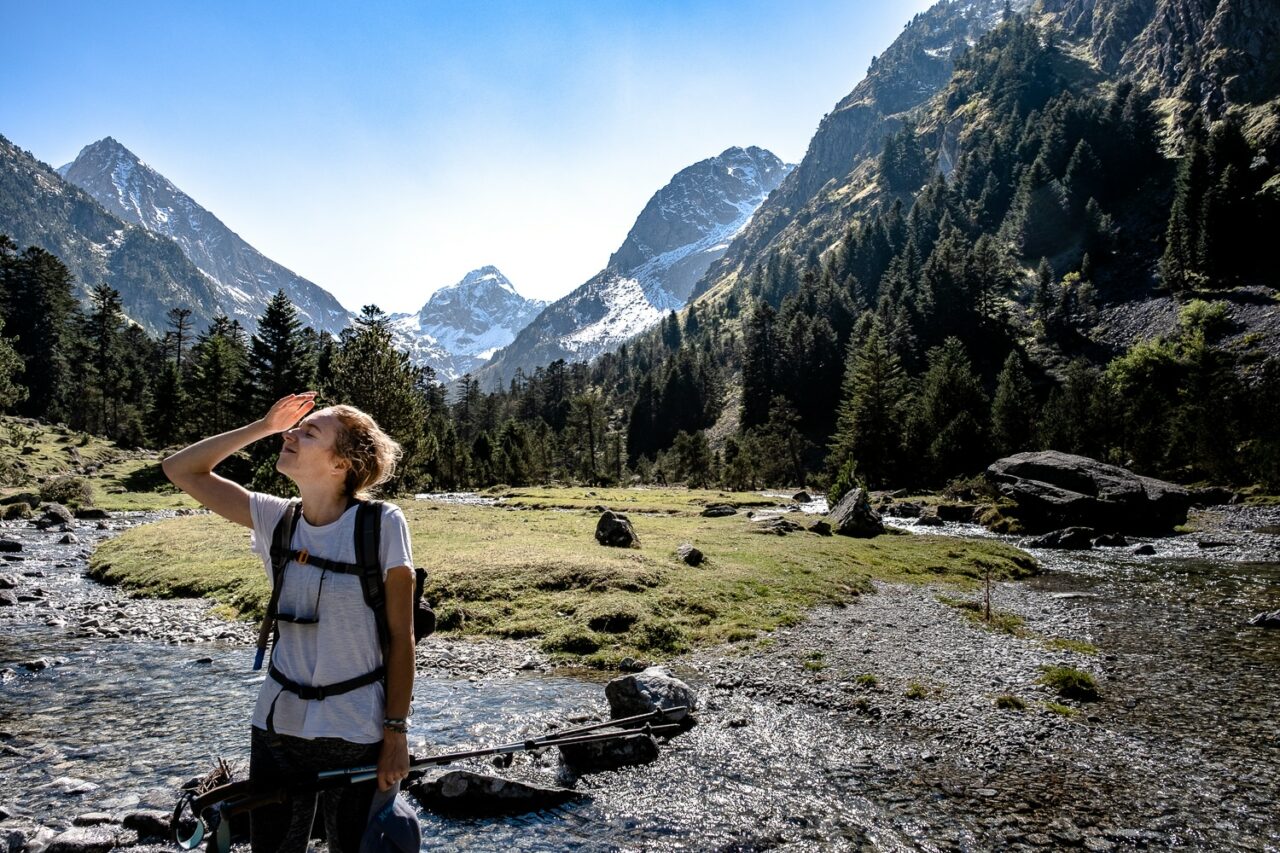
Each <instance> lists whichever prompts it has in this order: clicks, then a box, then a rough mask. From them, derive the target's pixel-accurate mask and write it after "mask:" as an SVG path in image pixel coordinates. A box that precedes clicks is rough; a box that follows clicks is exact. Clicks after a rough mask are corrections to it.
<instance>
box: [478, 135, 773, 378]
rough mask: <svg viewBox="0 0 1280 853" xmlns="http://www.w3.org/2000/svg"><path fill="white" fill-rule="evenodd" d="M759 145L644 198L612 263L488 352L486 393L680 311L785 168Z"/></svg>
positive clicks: (604, 347)
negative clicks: (490, 355) (490, 357)
mask: <svg viewBox="0 0 1280 853" xmlns="http://www.w3.org/2000/svg"><path fill="white" fill-rule="evenodd" d="M791 168H792V167H791V166H789V165H787V164H785V163H783V162H782V161H781V160H779V159H778V158H777V157H776V156H774V155H773V154H771V153H770V152H768V151H765V150H763V149H761V148H755V147H751V148H729V149H727V150H725V151H723V152H721V153H720V154H719V155H717V156H715V157H710V158H708V159H706V160H702V161H699V162H698V163H694V164H693V165H692V166H689V167H687V168H685V169H682V170H680V171H679V172H678V173H676V175H675V176H674V177H673V178H672V179H671V181H670V182H668V183H667V184H666V186H664V187H662V188H661V189H660V190H658V191H657V192H656V193H654V195H653V197H652V198H650V199H649V201H648V203H647V204H646V205H645V207H644V209H643V210H642V211H641V212H640V215H639V216H638V217H637V218H636V221H635V224H634V225H633V226H632V227H631V230H630V231H629V232H628V233H627V236H626V239H625V240H623V242H622V245H621V246H619V247H618V250H617V251H616V252H614V253H613V254H612V255H611V256H610V257H609V263H608V264H607V265H606V266H605V268H604V269H603V270H601V271H600V272H599V273H598V274H596V275H595V276H593V277H592V278H591V279H590V280H589V281H587V282H586V283H584V284H582V285H580V286H579V287H578V288H576V289H575V290H573V291H572V292H571V293H569V294H568V295H567V296H565V297H563V298H562V299H560V300H558V301H556V302H555V303H553V304H552V305H550V306H549V307H548V308H547V309H546V310H545V311H543V312H542V314H540V315H539V316H538V317H537V318H536V319H535V320H534V321H533V322H532V323H530V324H529V326H528V327H527V328H526V329H525V330H524V331H522V332H521V333H520V334H519V335H517V336H516V339H515V341H513V342H512V343H511V345H510V346H507V347H506V348H504V349H503V350H501V351H499V352H497V353H496V354H495V355H494V358H493V360H492V361H491V362H490V363H489V364H488V365H486V366H485V368H484V370H483V371H482V372H481V373H482V379H481V384H482V386H483V387H486V388H488V387H494V386H495V385H501V384H504V383H505V381H506V380H507V379H509V378H510V377H511V375H512V374H514V372H515V370H516V368H520V369H522V370H524V371H525V372H526V373H529V372H532V371H533V370H534V369H535V368H537V367H538V366H541V365H546V364H549V363H551V362H552V361H555V360H556V359H558V358H565V359H573V360H578V361H589V360H591V359H592V358H595V357H596V356H598V355H600V354H601V353H604V352H608V351H610V350H613V349H616V348H617V347H618V346H619V345H621V344H622V343H623V342H624V341H626V340H628V339H630V338H632V337H634V336H635V335H637V334H639V333H641V332H643V331H645V330H646V329H649V328H651V327H652V326H654V325H655V324H656V323H658V321H660V320H661V319H662V318H663V317H664V316H665V315H666V314H667V313H668V312H671V311H677V310H679V309H680V308H683V307H684V305H685V303H686V302H688V299H689V295H690V293H691V292H692V290H693V286H694V285H695V284H696V283H697V281H698V279H699V278H700V277H701V276H702V274H703V273H705V272H706V270H707V268H708V267H710V266H711V264H712V263H713V262H714V261H715V260H717V259H718V258H719V257H720V256H721V255H723V254H724V252H725V250H726V249H727V248H728V246H729V244H730V242H731V241H732V240H733V238H734V237H735V236H736V235H737V234H738V233H739V232H741V231H742V229H743V228H745V227H746V226H747V223H748V222H750V220H751V217H752V215H753V214H754V213H755V211H756V210H757V209H758V208H759V207H760V205H761V204H762V203H763V202H764V201H765V199H766V198H767V197H768V195H769V193H770V192H772V191H773V189H774V188H775V187H777V186H778V184H779V183H781V182H782V180H783V178H784V177H786V175H787V174H788V172H789V171H790V170H791Z"/></svg>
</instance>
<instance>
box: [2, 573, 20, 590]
mask: <svg viewBox="0 0 1280 853" xmlns="http://www.w3.org/2000/svg"><path fill="white" fill-rule="evenodd" d="M17 586H18V582H17V581H16V580H14V578H13V576H11V575H0V589H16V588H17Z"/></svg>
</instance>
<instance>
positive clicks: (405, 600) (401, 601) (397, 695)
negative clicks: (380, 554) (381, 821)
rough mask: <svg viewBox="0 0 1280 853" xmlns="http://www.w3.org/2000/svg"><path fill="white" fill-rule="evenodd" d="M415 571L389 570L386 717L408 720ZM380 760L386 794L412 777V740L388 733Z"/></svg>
mask: <svg viewBox="0 0 1280 853" xmlns="http://www.w3.org/2000/svg"><path fill="white" fill-rule="evenodd" d="M413 584H414V576H413V569H411V568H409V567H408V566H397V567H396V568H394V569H388V570H387V580H386V590H387V633H388V634H389V635H390V637H389V640H390V645H389V647H388V648H387V660H386V666H387V705H386V716H388V717H392V718H400V717H407V716H408V715H409V702H410V701H411V700H412V699H413V671H414V648H413ZM382 737H383V740H382V755H381V756H380V757H379V758H378V790H381V791H385V790H387V789H388V788H390V787H391V786H392V785H394V784H395V783H396V782H399V781H400V780H401V779H403V778H404V777H405V776H406V775H407V774H408V773H409V739H408V737H407V735H405V734H403V733H401V732H393V731H391V730H389V729H384V730H383V732H382Z"/></svg>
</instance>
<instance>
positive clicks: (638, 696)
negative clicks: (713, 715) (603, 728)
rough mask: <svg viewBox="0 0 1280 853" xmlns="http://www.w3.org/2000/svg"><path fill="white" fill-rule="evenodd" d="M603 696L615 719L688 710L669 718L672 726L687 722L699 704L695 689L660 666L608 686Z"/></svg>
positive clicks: (671, 715)
mask: <svg viewBox="0 0 1280 853" xmlns="http://www.w3.org/2000/svg"><path fill="white" fill-rule="evenodd" d="M604 696H605V698H606V699H608V700H609V711H610V713H611V714H612V716H613V718H614V719H621V718H623V717H634V716H636V715H637V714H648V713H651V712H653V711H657V710H659V709H667V708H679V707H683V708H684V709H685V710H683V711H678V712H675V713H673V714H670V715H669V716H668V720H669V721H670V722H676V721H679V720H683V719H685V718H686V717H687V716H688V715H689V713H690V712H691V711H693V710H694V709H695V708H696V707H697V704H698V694H696V693H695V692H694V691H693V688H692V687H690V686H689V685H687V684H685V683H684V682H683V681H681V680H680V679H678V678H675V677H674V676H672V675H671V674H670V673H669V672H667V671H666V670H665V669H663V668H662V667H660V666H651V667H649V668H648V669H646V670H645V671H644V672H639V673H636V674H635V675H624V676H622V677H620V678H615V679H614V680H613V681H610V682H609V683H608V684H607V685H605V688H604Z"/></svg>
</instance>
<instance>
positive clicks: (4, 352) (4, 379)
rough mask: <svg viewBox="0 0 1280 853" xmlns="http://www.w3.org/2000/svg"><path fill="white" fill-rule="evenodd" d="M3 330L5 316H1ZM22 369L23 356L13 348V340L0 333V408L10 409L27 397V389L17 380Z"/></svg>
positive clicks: (1, 328)
mask: <svg viewBox="0 0 1280 853" xmlns="http://www.w3.org/2000/svg"><path fill="white" fill-rule="evenodd" d="M3 332H4V318H3V317H0V333H3ZM22 370H23V366H22V356H20V355H18V351H17V350H15V349H14V348H13V343H12V341H10V340H9V339H8V338H7V337H4V335H3V334H0V409H8V408H9V407H11V406H13V405H14V404H15V403H21V402H22V401H23V400H25V399H26V398H27V389H26V388H24V387H23V386H22V385H20V384H19V383H18V381H17V377H18V375H19V374H21V373H22Z"/></svg>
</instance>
